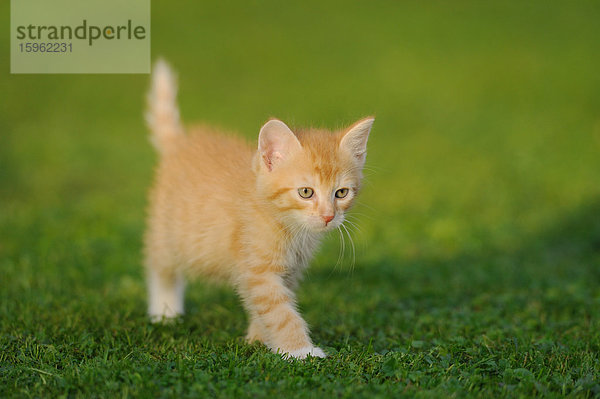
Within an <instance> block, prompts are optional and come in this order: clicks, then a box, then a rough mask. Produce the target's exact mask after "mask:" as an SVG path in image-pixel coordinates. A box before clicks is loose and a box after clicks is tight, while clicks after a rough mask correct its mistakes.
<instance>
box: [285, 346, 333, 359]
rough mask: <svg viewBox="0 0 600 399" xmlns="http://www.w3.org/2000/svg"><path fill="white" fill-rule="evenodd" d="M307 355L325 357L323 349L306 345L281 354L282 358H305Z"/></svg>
mask: <svg viewBox="0 0 600 399" xmlns="http://www.w3.org/2000/svg"><path fill="white" fill-rule="evenodd" d="M307 356H312V357H321V358H323V357H327V355H326V354H325V352H323V349H321V348H317V347H316V346H307V347H306V348H301V349H297V350H295V351H290V352H287V353H284V354H283V357H284V359H306V357H307Z"/></svg>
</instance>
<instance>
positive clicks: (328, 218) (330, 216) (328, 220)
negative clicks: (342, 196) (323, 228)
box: [321, 215, 334, 225]
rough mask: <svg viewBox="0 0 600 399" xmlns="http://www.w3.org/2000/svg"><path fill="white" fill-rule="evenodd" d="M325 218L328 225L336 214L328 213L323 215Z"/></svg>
mask: <svg viewBox="0 0 600 399" xmlns="http://www.w3.org/2000/svg"><path fill="white" fill-rule="evenodd" d="M321 217H322V218H323V220H324V221H325V225H327V223H329V222H331V221H332V220H333V218H334V215H327V216H321Z"/></svg>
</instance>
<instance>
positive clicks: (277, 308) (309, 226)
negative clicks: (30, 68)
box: [145, 61, 374, 359]
mask: <svg viewBox="0 0 600 399" xmlns="http://www.w3.org/2000/svg"><path fill="white" fill-rule="evenodd" d="M176 91H177V89H176V85H175V79H174V77H173V74H172V72H171V70H170V69H169V67H168V66H167V65H166V64H165V63H164V62H162V61H159V62H158V63H157V64H156V66H155V68H154V72H153V78H152V90H151V92H150V95H149V110H148V123H149V126H150V129H151V131H152V136H151V138H152V142H153V143H154V145H155V147H156V148H157V149H158V151H159V153H160V163H159V165H158V168H157V171H156V178H155V182H154V187H153V189H152V191H151V193H150V208H149V217H148V228H147V232H146V237H145V266H146V272H147V280H148V291H149V313H150V316H151V317H152V319H153V320H154V321H159V320H163V319H165V318H172V317H176V316H177V315H181V314H182V313H183V294H184V276H189V277H194V276H198V275H201V276H206V277H216V278H220V279H224V280H226V281H228V282H230V283H231V284H232V285H233V287H235V289H236V290H237V292H238V294H239V296H240V297H241V299H242V302H243V305H244V308H245V309H246V311H247V312H248V316H249V320H250V324H249V327H248V334H247V336H246V338H247V340H248V341H250V342H251V341H255V340H258V341H261V342H263V343H264V344H265V345H267V346H268V347H269V348H270V349H271V350H272V351H274V352H276V353H281V354H283V355H284V356H285V357H286V358H290V357H292V358H300V359H301V358H305V357H306V356H307V355H311V356H315V357H325V356H326V355H325V353H324V352H323V350H321V349H320V348H318V347H316V346H315V345H314V344H313V342H312V341H311V339H310V336H309V331H308V327H307V325H306V322H305V321H304V320H303V319H302V317H301V316H300V314H299V313H298V311H297V310H296V305H295V294H294V291H295V289H296V286H297V283H298V280H299V278H300V277H301V274H302V271H303V269H304V268H306V266H307V265H308V262H309V260H310V259H311V257H312V255H313V253H314V251H315V250H316V248H317V245H318V244H319V241H320V239H321V237H322V236H323V234H324V233H326V232H327V231H330V230H333V229H336V228H337V227H338V226H340V224H341V223H342V222H343V221H344V213H345V212H346V211H347V210H348V209H349V208H350V206H351V205H352V202H353V201H354V198H355V196H356V194H357V192H358V190H359V188H360V183H361V178H362V168H363V165H364V163H365V157H366V151H367V139H368V136H369V131H370V130H371V126H372V124H373V121H374V119H373V118H366V119H362V120H360V121H358V122H356V123H355V124H354V125H352V126H350V127H349V128H348V129H346V130H343V131H339V132H334V133H330V132H326V131H322V130H316V129H307V130H299V131H296V132H292V130H290V128H289V127H287V126H286V125H285V123H283V122H281V121H279V120H276V119H272V120H269V121H268V122H267V123H265V124H264V126H262V128H261V129H260V133H259V136H258V148H256V149H255V148H251V147H250V146H249V145H247V144H246V143H245V142H244V141H243V140H240V139H237V138H234V137H231V136H228V135H224V134H219V133H218V132H215V131H213V130H212V129H210V128H208V127H200V128H197V129H192V130H190V131H189V132H187V134H185V133H184V128H183V127H182V125H181V122H180V120H179V112H178V109H177V105H176V102H175V97H176Z"/></svg>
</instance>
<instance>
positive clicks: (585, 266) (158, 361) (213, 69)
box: [0, 1, 600, 398]
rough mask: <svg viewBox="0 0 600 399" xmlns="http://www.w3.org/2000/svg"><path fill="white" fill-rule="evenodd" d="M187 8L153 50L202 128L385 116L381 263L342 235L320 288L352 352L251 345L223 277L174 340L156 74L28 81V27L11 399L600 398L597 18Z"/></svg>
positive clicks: (9, 312) (5, 364)
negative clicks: (153, 286)
mask: <svg viewBox="0 0 600 399" xmlns="http://www.w3.org/2000/svg"><path fill="white" fill-rule="evenodd" d="M174 3H176V2H170V3H167V2H160V3H159V2H154V4H153V10H152V11H153V21H152V47H153V55H154V56H158V55H163V56H164V57H166V58H167V59H168V60H170V61H171V63H172V64H173V65H174V66H175V67H176V68H177V69H178V71H179V75H180V83H181V95H180V103H181V108H182V114H183V117H184V119H186V120H187V121H188V122H190V121H194V120H204V121H208V122H210V123H213V124H217V125H220V126H223V127H226V128H230V129H235V130H237V131H239V132H240V134H242V135H244V136H246V137H248V138H252V139H253V138H254V137H255V136H256V134H257V132H258V128H259V126H260V124H261V123H262V122H264V121H265V120H266V119H267V118H268V117H269V116H272V115H274V116H278V117H280V118H282V119H284V120H286V121H289V122H290V123H291V124H296V125H320V126H326V127H330V128H334V127H339V126H341V125H342V124H347V123H350V122H352V121H353V120H355V119H358V118H359V117H361V116H364V115H368V114H372V113H375V114H376V115H377V120H376V124H375V127H374V130H373V133H372V137H371V142H370V144H369V145H370V147H369V148H370V150H369V159H368V164H369V171H368V173H367V175H368V183H367V185H366V186H365V189H364V192H363V193H362V197H361V205H359V206H358V207H357V208H356V212H355V215H356V217H357V218H358V222H359V225H360V231H358V232H356V236H355V240H356V243H357V252H356V264H355V266H354V267H353V268H352V267H350V264H351V263H352V256H351V254H349V253H348V252H347V253H346V255H345V257H344V262H343V264H342V267H339V266H338V267H337V268H334V264H335V261H336V259H337V257H338V250H339V243H338V241H337V237H335V236H332V237H330V239H328V240H327V242H326V243H325V245H324V246H323V249H322V251H321V252H320V253H319V255H318V256H317V258H316V259H315V262H313V267H312V268H311V269H310V271H309V273H308V276H307V279H306V281H305V282H304V284H303V285H302V288H301V290H300V292H299V299H300V306H301V308H302V311H303V313H304V315H305V316H306V319H307V321H308V322H309V324H310V325H311V326H312V335H313V338H314V340H315V342H316V343H318V344H319V345H320V346H322V347H324V348H325V349H326V351H327V352H328V353H329V354H330V357H329V358H327V359H324V360H316V359H311V360H308V361H305V362H295V363H289V362H285V361H283V360H281V359H280V358H279V357H278V356H276V355H274V354H271V353H269V352H268V351H267V350H266V349H265V348H263V347H260V346H258V345H256V346H247V345H245V344H244V343H243V340H242V339H241V337H242V335H243V334H244V329H245V326H246V320H245V315H244V313H243V310H242V308H241V307H240V305H239V303H238V300H237V298H236V296H235V295H234V294H233V292H231V291H230V290H228V289H227V288H225V287H214V286H208V285H203V284H202V283H201V282H197V283H194V284H192V285H191V287H190V289H189V291H188V295H187V309H188V314H187V315H186V317H185V318H184V319H183V321H182V322H181V323H180V324H177V325H170V326H155V325H151V324H150V323H149V322H148V320H147V318H146V315H145V286H144V282H143V273H142V269H141V265H140V263H141V262H140V258H141V256H140V249H141V236H142V233H143V229H144V208H145V205H146V199H145V194H146V190H147V188H148V186H149V185H150V182H151V176H152V168H153V165H154V162H155V156H154V154H153V152H152V150H151V148H150V145H149V144H148V142H147V139H146V131H145V128H144V125H143V119H142V110H143V100H144V92H145V90H146V87H147V83H148V76H143V75H131V76H126V75H112V76H111V75H104V76H103V75H50V76H44V75H8V72H7V71H8V60H9V58H8V34H6V33H7V32H6V30H5V34H4V35H2V37H1V38H0V52H1V54H3V55H4V56H3V57H0V67H1V69H2V70H3V71H4V72H3V74H2V75H1V76H0V93H1V94H0V397H58V396H64V397H127V396H137V397H147V396H153V397H206V396H209V397H327V398H329V397H348V398H360V397H364V398H374V397H399V396H403V395H405V396H407V397H413V396H417V397H448V396H455V397H466V396H473V397H491V396H507V397H527V396H540V397H541V396H543V397H558V396H562V395H568V396H572V397H598V396H600V382H599V381H600V379H599V374H600V362H599V359H598V354H599V352H600V320H599V317H600V184H598V182H599V176H600V154H599V150H600V113H599V110H600V74H599V73H598V71H600V53H599V52H598V38H599V37H600V25H599V24H598V21H599V20H600V7H598V5H597V4H596V3H593V2H578V3H576V4H575V3H572V4H566V3H565V4H564V5H559V4H553V5H551V4H549V3H548V2H545V1H539V2H527V4H521V2H512V4H509V3H502V4H501V5H500V4H493V3H488V2H452V3H451V4H450V3H443V2H434V3H428V4H421V3H418V2H411V3H406V4H402V3H400V2H392V1H389V2H383V1H382V2H376V3H374V2H362V3H358V2H352V3H350V2H346V3H336V4H333V3H329V2H325V3H323V2H312V1H310V2H308V3H307V2H303V3H302V5H300V3H298V5H293V4H287V3H286V5H285V6H283V5H282V4H283V3H281V2H271V3H270V4H265V3H262V2H261V3H258V2H239V3H236V4H233V3H229V4H227V5H220V6H217V5H214V4H213V5H208V4H206V5H192V3H190V2H181V4H179V3H177V4H174ZM0 11H2V12H1V14H2V15H3V21H4V22H6V26H8V15H9V13H8V2H3V3H1V4H0Z"/></svg>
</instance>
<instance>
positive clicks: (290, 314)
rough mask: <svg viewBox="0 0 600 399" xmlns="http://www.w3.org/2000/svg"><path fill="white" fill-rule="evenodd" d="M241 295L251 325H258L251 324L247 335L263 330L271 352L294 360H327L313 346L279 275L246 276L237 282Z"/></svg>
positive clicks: (291, 296) (271, 273) (322, 353)
mask: <svg viewBox="0 0 600 399" xmlns="http://www.w3.org/2000/svg"><path fill="white" fill-rule="evenodd" d="M240 294H241V295H242V298H243V299H244V304H245V306H246V308H247V309H248V312H249V313H250V315H251V323H259V324H258V325H257V324H254V325H253V324H251V325H250V329H249V333H251V332H253V329H254V328H256V327H257V326H262V327H263V332H264V335H265V337H264V340H263V342H265V344H267V345H268V346H269V347H270V348H271V350H273V351H274V352H278V353H282V354H284V356H285V357H292V358H297V359H304V358H305V357H306V356H308V355H311V356H314V357H325V356H326V355H325V352H323V350H321V349H320V348H318V347H315V346H314V345H313V343H312V341H311V339H310V337H309V335H308V327H307V326H306V323H305V322H304V320H303V319H302V317H301V316H300V315H299V314H298V312H297V311H296V307H295V303H294V295H293V293H292V292H291V291H290V290H289V289H288V288H287V287H286V286H285V284H284V281H283V279H282V278H281V277H280V276H279V275H277V274H276V273H274V272H262V273H259V274H250V275H247V276H245V277H244V279H243V281H241V282H240ZM252 315H255V317H256V320H253V319H252ZM254 331H255V330H254Z"/></svg>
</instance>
